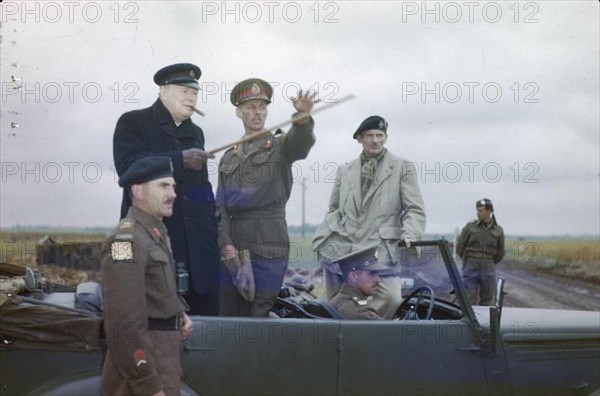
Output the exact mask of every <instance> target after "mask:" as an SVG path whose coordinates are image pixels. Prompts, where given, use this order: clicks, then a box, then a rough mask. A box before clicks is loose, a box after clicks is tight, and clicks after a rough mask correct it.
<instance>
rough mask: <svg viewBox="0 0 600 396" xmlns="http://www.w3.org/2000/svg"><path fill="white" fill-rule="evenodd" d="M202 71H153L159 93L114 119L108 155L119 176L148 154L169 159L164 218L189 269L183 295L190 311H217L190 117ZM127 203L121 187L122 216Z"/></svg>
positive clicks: (200, 142)
mask: <svg viewBox="0 0 600 396" xmlns="http://www.w3.org/2000/svg"><path fill="white" fill-rule="evenodd" d="M200 76H201V71H200V68H199V67H198V66H196V65H193V64H191V63H177V64H174V65H169V66H166V67H163V68H161V69H160V70H158V71H157V72H156V73H155V74H154V82H155V83H156V84H157V85H158V86H159V93H158V99H157V100H156V102H154V104H153V105H152V106H150V107H148V108H145V109H141V110H134V111H129V112H127V113H125V114H123V115H122V116H121V117H120V118H119V120H118V121H117V126H116V128H115V133H114V138H113V156H114V162H115V168H116V170H117V174H118V175H119V176H120V177H123V176H124V175H125V173H126V171H127V170H128V168H129V167H130V166H131V164H133V163H134V162H135V161H136V160H138V159H140V158H143V157H146V156H149V155H162V156H167V157H169V158H170V159H171V162H172V164H173V177H174V179H175V182H176V185H177V186H176V193H177V198H176V199H175V202H174V205H173V216H171V217H168V218H165V219H164V223H165V225H166V226H167V229H168V231H169V236H170V238H171V242H172V244H173V255H174V256H175V260H176V261H177V262H183V263H185V265H186V268H187V271H188V272H189V274H190V285H189V288H188V290H189V291H188V293H187V295H186V296H185V298H186V300H187V302H188V303H189V305H190V307H191V309H190V313H191V314H198V315H218V313H219V261H220V253H219V247H218V244H217V219H216V215H215V199H214V194H213V190H212V186H211V184H210V182H209V179H208V172H207V169H206V161H207V159H208V158H212V155H210V154H208V153H207V152H206V151H204V143H205V142H204V133H203V131H202V129H201V128H200V127H198V126H197V125H196V124H194V122H192V120H191V116H192V114H193V113H194V108H195V106H196V102H197V97H198V90H199V88H200V85H199V83H198V79H199V78H200ZM130 206H131V199H130V197H129V195H128V194H127V191H123V202H122V206H121V217H124V216H125V215H126V213H127V210H128V208H129V207H130Z"/></svg>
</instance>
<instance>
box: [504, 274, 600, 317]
mask: <svg viewBox="0 0 600 396" xmlns="http://www.w3.org/2000/svg"><path fill="white" fill-rule="evenodd" d="M496 270H497V271H496V272H497V276H502V277H504V278H505V279H506V283H505V287H504V290H505V291H506V292H507V293H508V294H507V295H506V296H504V301H505V306H511V307H534V308H551V309H579V310H590V311H600V284H598V283H596V284H592V283H585V282H580V281H575V280H571V279H567V278H560V277H557V276H552V275H548V274H544V273H536V272H533V271H528V270H524V269H519V268H515V267H512V266H511V265H509V263H504V262H503V263H500V264H498V267H497V268H496Z"/></svg>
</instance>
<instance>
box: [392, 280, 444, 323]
mask: <svg viewBox="0 0 600 396" xmlns="http://www.w3.org/2000/svg"><path fill="white" fill-rule="evenodd" d="M425 292H429V296H430V297H429V298H430V300H429V307H428V308H427V315H425V317H424V318H423V319H422V320H429V319H431V315H432V314H433V307H434V306H435V293H434V292H433V289H432V288H431V287H429V286H423V287H419V288H417V289H415V290H413V291H412V292H411V293H410V294H409V295H408V296H406V298H405V299H404V301H402V304H400V306H399V307H398V310H397V311H396V314H395V315H394V319H400V320H421V318H419V315H417V308H418V307H419V305H421V301H422V300H423V296H424V294H425ZM415 297H418V298H417V303H416V304H414V305H413V306H410V300H412V299H413V298H415ZM403 311H406V312H404V314H402V316H400V315H401V312H403Z"/></svg>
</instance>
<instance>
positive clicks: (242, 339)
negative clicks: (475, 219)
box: [0, 240, 600, 396]
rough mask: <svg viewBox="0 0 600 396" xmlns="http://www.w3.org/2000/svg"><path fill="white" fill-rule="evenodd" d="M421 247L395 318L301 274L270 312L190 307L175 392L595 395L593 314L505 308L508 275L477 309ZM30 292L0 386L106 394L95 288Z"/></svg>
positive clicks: (2, 329) (16, 320)
mask: <svg viewBox="0 0 600 396" xmlns="http://www.w3.org/2000/svg"><path fill="white" fill-rule="evenodd" d="M418 245H419V246H420V248H421V252H420V258H418V259H417V258H416V257H414V256H411V257H408V255H407V258H408V259H406V260H404V261H405V263H404V265H403V274H402V276H403V277H404V278H406V282H405V285H406V287H405V290H404V291H405V296H406V298H405V301H404V302H403V304H402V305H401V306H400V308H399V309H398V312H397V314H396V316H397V319H396V320H389V321H384V320H381V321H356V320H345V319H343V318H342V316H341V315H340V314H339V313H338V312H337V311H336V310H335V308H333V307H331V306H330V305H329V304H327V303H326V302H324V301H322V300H320V299H317V298H313V296H311V295H310V293H309V289H307V288H306V287H305V286H302V285H293V286H296V288H290V287H288V288H286V289H284V290H283V291H282V294H281V297H280V298H279V299H278V301H277V304H276V306H275V307H274V309H273V315H272V316H273V318H264V319H258V318H224V317H193V320H194V325H195V328H194V333H193V336H192V337H191V338H189V339H188V340H187V341H185V343H184V345H183V349H184V352H183V368H184V377H183V384H182V393H183V394H200V395H388V394H389V395H399V394H407V395H419V394H423V395H510V394H514V395H591V394H594V395H599V394H600V313H598V312H589V311H561V310H542V309H525V308H508V307H506V308H503V306H502V305H503V286H504V280H503V279H499V281H498V292H497V296H496V305H495V306H493V307H481V306H471V305H470V304H469V303H468V301H467V298H466V294H465V290H464V285H463V283H462V279H461V275H460V272H459V270H458V268H457V266H456V264H455V261H454V259H453V257H452V254H451V252H450V249H449V247H448V243H447V242H446V241H445V240H439V241H424V242H420V243H418ZM84 291H85V292H84ZM36 293H37V295H35V293H25V294H21V295H18V296H13V297H12V298H10V299H9V301H7V302H6V303H5V304H3V306H2V308H1V310H0V315H1V319H2V325H1V326H0V336H1V337H2V346H1V349H0V395H61V396H62V395H65V396H66V395H97V394H100V373H101V368H102V363H103V357H104V353H105V351H106V345H105V342H104V339H103V338H104V337H103V333H102V326H101V321H102V317H101V313H98V312H94V311H95V310H97V308H98V307H97V303H94V301H96V300H95V298H96V297H97V296H95V295H94V290H93V288H90V287H89V285H88V286H87V287H84V288H80V290H79V292H78V291H77V290H66V289H63V290H62V291H61V290H58V289H55V290H54V292H52V293H48V290H47V291H46V292H39V291H38V292H36ZM76 307H79V308H76Z"/></svg>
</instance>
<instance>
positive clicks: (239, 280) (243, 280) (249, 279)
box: [223, 250, 255, 302]
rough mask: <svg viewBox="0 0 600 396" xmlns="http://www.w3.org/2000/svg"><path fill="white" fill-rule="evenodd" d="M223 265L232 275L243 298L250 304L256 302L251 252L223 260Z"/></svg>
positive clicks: (246, 251) (242, 252) (243, 251)
mask: <svg viewBox="0 0 600 396" xmlns="http://www.w3.org/2000/svg"><path fill="white" fill-rule="evenodd" d="M240 257H241V260H240ZM223 264H224V265H225V268H227V271H228V272H229V275H231V279H232V280H233V284H234V285H235V288H236V289H237V291H238V293H240V295H241V296H242V298H243V299H244V300H246V301H248V302H252V301H254V294H255V286H254V274H253V272H252V262H251V261H250V252H249V251H248V250H242V251H241V252H240V253H239V256H234V257H231V258H228V259H223Z"/></svg>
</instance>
